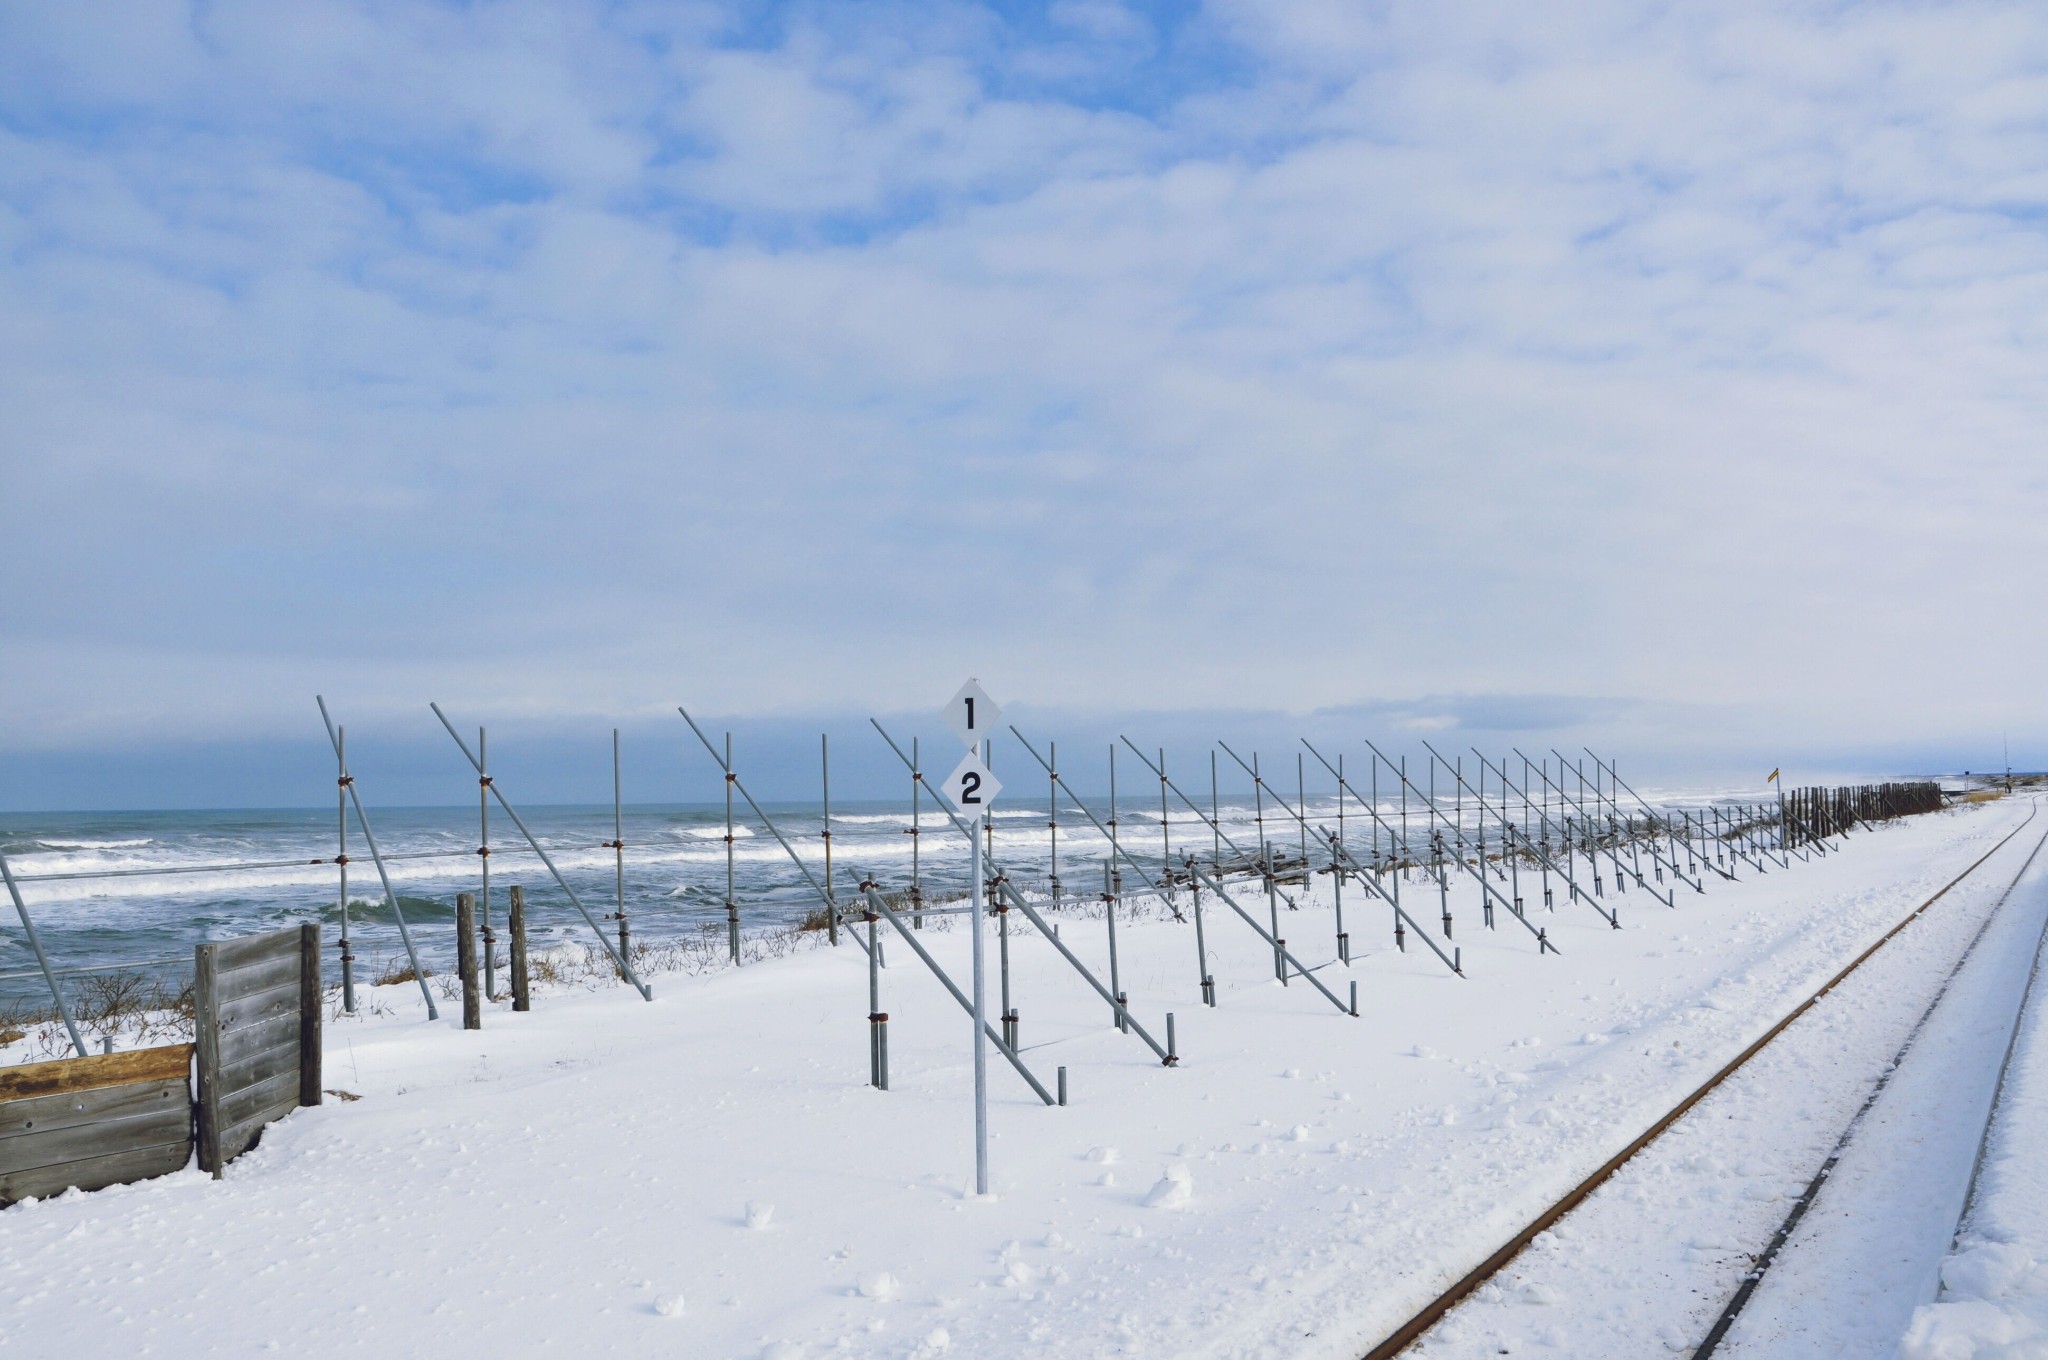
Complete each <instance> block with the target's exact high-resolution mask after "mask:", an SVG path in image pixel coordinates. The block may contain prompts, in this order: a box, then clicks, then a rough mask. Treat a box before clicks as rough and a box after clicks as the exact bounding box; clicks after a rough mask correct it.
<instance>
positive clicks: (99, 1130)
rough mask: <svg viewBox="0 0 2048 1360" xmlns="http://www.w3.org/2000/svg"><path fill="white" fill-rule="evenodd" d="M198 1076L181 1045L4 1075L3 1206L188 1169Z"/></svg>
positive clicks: (0, 1087) (0, 1082)
mask: <svg viewBox="0 0 2048 1360" xmlns="http://www.w3.org/2000/svg"><path fill="white" fill-rule="evenodd" d="M191 1066H192V1045H191V1044H175V1045H172V1046H170V1047H168V1048H145V1049H140V1050H137V1051H136V1052H133V1053H115V1054H110V1055H107V1056H104V1057H91V1058H66V1059H64V1060H63V1061H61V1062H44V1063H27V1064H24V1065H22V1066H20V1067H9V1068H5V1069H0V1205H4V1204H12V1203H14V1202H15V1201H17V1200H22V1199H27V1198H29V1197H30V1196H34V1197H36V1198H38V1199H41V1198H44V1197H47V1196H50V1195H55V1194H61V1193H63V1192H64V1191H65V1190H68V1189H70V1188H72V1187H73V1186H76V1187H77V1188H78V1189H80V1190H98V1189H100V1188H101V1187H103V1186H108V1185H120V1184H123V1183H124V1182H127V1181H139V1180H145V1179H147V1178H149V1177H151V1176H164V1175H168V1174H170V1173H171V1172H173V1171H177V1170H180V1169H182V1168H183V1167H184V1165H185V1163H186V1162H187V1161H189V1160H191V1156H192V1091H191V1086H190V1084H189V1082H188V1079H187V1074H188V1072H189V1071H190V1069H191Z"/></svg>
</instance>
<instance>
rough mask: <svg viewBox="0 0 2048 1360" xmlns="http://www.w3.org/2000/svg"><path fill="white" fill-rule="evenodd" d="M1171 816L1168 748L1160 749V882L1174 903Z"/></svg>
mask: <svg viewBox="0 0 2048 1360" xmlns="http://www.w3.org/2000/svg"><path fill="white" fill-rule="evenodd" d="M1170 815H1171V814H1170V813H1169V811H1168V808H1167V804H1166V748H1165V747H1164V746H1162V747H1160V748H1159V881H1160V882H1161V883H1164V884H1165V885H1166V900H1167V902H1168V904H1169V905H1170V904H1171V903H1172V902H1173V833H1172V832H1171V831H1170V830H1169V829H1168V828H1169V826H1170V822H1169V820H1168V818H1169V816H1170Z"/></svg>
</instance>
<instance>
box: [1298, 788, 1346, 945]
mask: <svg viewBox="0 0 2048 1360" xmlns="http://www.w3.org/2000/svg"><path fill="white" fill-rule="evenodd" d="M1304 811H1306V809H1304ZM1343 845H1344V753H1343V752H1342V751H1339V752H1338V753H1337V843H1336V845H1334V846H1332V847H1331V849H1330V884H1331V891H1332V892H1334V893H1335V894H1336V899H1337V957H1338V958H1340V959H1342V960H1343V961H1344V966H1345V967H1346V968H1349V967H1350V966H1351V937H1350V936H1349V935H1347V934H1345V933H1344V868H1343V865H1342V864H1340V863H1339V862H1338V861H1339V854H1338V851H1339V850H1340V849H1341V848H1342V847H1343Z"/></svg>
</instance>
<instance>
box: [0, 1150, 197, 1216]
mask: <svg viewBox="0 0 2048 1360" xmlns="http://www.w3.org/2000/svg"><path fill="white" fill-rule="evenodd" d="M191 1157H192V1145H191V1141H190V1140H189V1139H182V1138H181V1139H179V1140H178V1141H176V1142H171V1143H166V1144H164V1145H163V1146H162V1147H155V1148H137V1149H134V1150H132V1151H129V1152H117V1153H114V1154H113V1155H111V1156H106V1157H89V1158H86V1159H85V1160H83V1161H77V1162H68V1163H66V1164H65V1165H63V1166H39V1167H36V1168H34V1169H33V1170H28V1171H16V1172H10V1173H8V1174H6V1175H0V1204H13V1203H14V1202H15V1201H17V1200H22V1199H27V1198H28V1197H29V1196H31V1195H34V1196H35V1197H37V1198H38V1199H43V1198H47V1197H49V1196H51V1195H60V1194H62V1193H63V1192H64V1191H66V1190H69V1189H71V1188H72V1187H74V1186H76V1187H77V1188H78V1189H80V1190H99V1189H103V1188H104V1187H106V1186H109V1185H125V1184H127V1183H128V1182H129V1181H140V1180H147V1179H149V1178H150V1177H151V1176H168V1175H169V1174H170V1173H172V1172H173V1171H182V1170H183V1169H184V1167H185V1163H186V1162H187V1161H189V1160H191Z"/></svg>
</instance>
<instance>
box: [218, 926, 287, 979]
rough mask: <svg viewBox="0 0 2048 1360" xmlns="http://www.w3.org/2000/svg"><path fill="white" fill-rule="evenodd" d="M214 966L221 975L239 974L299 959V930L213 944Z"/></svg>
mask: <svg viewBox="0 0 2048 1360" xmlns="http://www.w3.org/2000/svg"><path fill="white" fill-rule="evenodd" d="M213 944H214V959H213V966H214V968H215V969H216V970H218V971H219V972H222V973H233V972H238V971H240V970H241V969H244V968H248V967H250V966H252V965H254V964H259V963H264V962H267V961H269V960H272V959H295V958H297V957H298V956H299V928H298V927H297V926H287V927H285V928H284V929H283V930H272V931H268V932H266V933H264V934H262V935H238V936H236V937H235V938H234V939H232V940H215V941H214V942H213Z"/></svg>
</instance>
